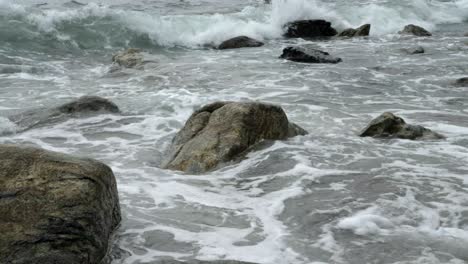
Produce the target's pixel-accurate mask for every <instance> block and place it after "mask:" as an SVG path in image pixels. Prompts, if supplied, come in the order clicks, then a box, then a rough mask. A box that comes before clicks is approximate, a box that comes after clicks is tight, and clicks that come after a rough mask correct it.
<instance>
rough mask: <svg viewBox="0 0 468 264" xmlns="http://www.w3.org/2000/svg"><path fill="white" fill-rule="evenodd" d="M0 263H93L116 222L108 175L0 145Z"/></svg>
mask: <svg viewBox="0 0 468 264" xmlns="http://www.w3.org/2000/svg"><path fill="white" fill-rule="evenodd" d="M0 215H1V217H0V219H1V220H0V234H1V235H0V259H1V260H2V261H1V262H2V263H16V264H36V263H67V264H98V263H101V260H102V259H103V258H104V257H105V256H106V253H107V249H108V245H109V239H110V237H111V233H112V232H113V230H114V229H115V228H116V227H117V226H118V224H119V222H120V207H119V200H118V195H117V188H116V182H115V178H114V175H113V173H112V170H111V169H110V168H109V167H108V166H106V165H104V164H102V163H100V162H98V161H95V160H91V159H84V158H77V157H73V156H69V155H65V154H60V153H55V152H50V151H45V150H42V149H37V148H31V147H18V146H13V145H0Z"/></svg>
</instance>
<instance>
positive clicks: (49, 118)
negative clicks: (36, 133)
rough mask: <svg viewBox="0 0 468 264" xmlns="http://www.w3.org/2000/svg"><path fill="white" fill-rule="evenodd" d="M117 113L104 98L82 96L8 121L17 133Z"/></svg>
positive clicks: (115, 107) (112, 105) (25, 113)
mask: <svg viewBox="0 0 468 264" xmlns="http://www.w3.org/2000/svg"><path fill="white" fill-rule="evenodd" d="M119 112H120V110H119V108H118V107H117V105H115V104H114V103H112V102H111V101H109V100H107V99H105V98H102V97H98V96H83V97H80V98H79V99H78V100H75V101H72V102H69V103H66V104H63V105H61V106H58V107H54V108H51V109H35V110H30V111H26V112H23V113H20V114H17V115H13V116H10V117H9V119H10V120H11V121H12V122H13V123H15V124H16V125H17V126H18V131H25V130H28V129H31V128H34V127H39V126H41V125H46V124H52V123H57V122H62V121H65V120H67V119H68V118H77V117H82V116H89V115H93V114H101V113H119Z"/></svg>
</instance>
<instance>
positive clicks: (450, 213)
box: [0, 0, 468, 264]
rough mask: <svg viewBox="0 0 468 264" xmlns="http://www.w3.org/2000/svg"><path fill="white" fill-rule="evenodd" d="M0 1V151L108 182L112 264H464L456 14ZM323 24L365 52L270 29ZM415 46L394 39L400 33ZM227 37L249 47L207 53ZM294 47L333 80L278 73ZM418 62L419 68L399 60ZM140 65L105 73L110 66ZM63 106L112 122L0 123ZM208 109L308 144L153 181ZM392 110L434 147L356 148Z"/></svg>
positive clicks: (467, 225)
mask: <svg viewBox="0 0 468 264" xmlns="http://www.w3.org/2000/svg"><path fill="white" fill-rule="evenodd" d="M272 2H273V3H272V4H271V5H268V4H264V3H263V1H254V0H237V1H230V0H180V1H175V0H161V1H155V0H138V1H132V0H118V1H115V0H112V1H111V0H104V1H96V2H93V1H81V2H74V1H71V2H66V1H61V0H53V1H47V0H44V2H38V1H33V0H15V1H13V0H0V115H1V117H0V135H2V136H1V137H0V142H2V143H27V144H34V145H38V146H41V147H43V148H46V149H49V150H54V151H60V152H65V153H71V154H77V155H83V156H88V157H92V158H96V159H98V160H101V161H103V162H105V163H107V164H108V165H110V166H111V167H112V169H113V170H114V173H115V175H116V177H117V181H118V186H119V187H118V189H119V194H120V201H121V206H122V213H123V217H124V219H123V222H122V225H121V227H120V229H119V230H118V233H117V234H116V242H115V246H114V249H113V256H114V261H113V263H114V264H118V263H124V264H133V263H135V264H136V263H157V261H158V260H161V259H171V258H173V259H178V260H191V259H200V260H221V259H231V260H241V261H251V262H256V263H265V264H270V263H271V264H273V263H275V264H276V263H281V264H283V263H284V264H287V263H291V264H306V263H307V264H308V263H353V264H354V263H355V264H362V263H379V264H380V263H452V264H455V263H467V262H468V250H467V249H468V95H467V88H463V87H455V86H453V85H452V82H453V81H454V80H455V79H457V78H460V77H464V76H466V75H468V38H467V37H464V34H465V33H467V32H468V22H467V20H468V1H467V0H452V1H449V0H444V1H442V0H414V1H404V0H352V1H351V0H350V1H338V0H273V1H272ZM308 18H309V19H313V18H325V19H327V20H329V21H331V22H333V25H334V26H335V27H336V28H337V29H344V28H346V27H356V26H359V25H361V24H364V23H371V24H372V29H371V36H370V37H369V38H358V39H334V40H329V41H306V40H300V39H293V40H285V39H283V38H282V37H281V35H282V33H283V32H282V25H283V24H284V23H286V22H288V21H292V20H295V19H308ZM410 23H413V24H417V25H420V26H423V27H425V28H427V29H428V30H430V31H432V33H433V37H430V38H413V37H405V36H400V35H398V34H396V33H397V31H399V30H401V29H402V28H403V26H404V25H406V24H410ZM238 35H247V36H250V37H254V38H257V39H260V40H263V41H265V43H266V45H265V46H263V47H260V48H252V49H239V50H227V51H220V50H213V49H206V48H204V46H205V45H210V44H215V45H216V44H219V43H220V42H221V41H223V40H225V39H227V38H230V37H235V36H238ZM294 44H309V45H314V46H316V47H317V48H320V49H322V50H325V51H328V52H330V53H331V54H332V55H334V56H338V57H341V58H342V59H343V62H342V63H339V64H336V65H328V64H327V65H323V64H316V65H309V64H300V63H293V62H287V61H283V60H281V59H278V56H279V55H280V53H281V50H282V48H284V47H286V46H288V45H294ZM414 46H422V47H424V48H425V49H426V53H425V54H418V55H408V54H406V53H405V52H404V51H403V50H402V49H404V48H411V47H414ZM127 47H137V48H142V49H144V50H145V51H146V52H147V53H149V54H150V55H149V56H151V59H152V60H154V61H156V63H153V64H151V66H149V67H146V68H145V69H143V70H134V69H125V70H122V71H118V72H112V73H111V72H110V71H109V68H110V65H111V63H110V60H111V57H112V54H114V53H115V52H117V51H119V50H122V49H125V48H127ZM81 95H99V96H102V97H106V98H109V99H111V100H112V101H114V102H115V103H116V104H118V105H119V107H120V108H121V109H122V110H123V112H124V114H123V115H121V116H116V115H100V116H95V117H89V118H84V119H70V120H68V121H66V122H64V123H60V124H51V125H49V126H44V127H41V128H36V129H32V130H29V131H26V132H23V133H15V130H16V128H15V126H14V125H13V124H12V123H11V122H9V121H8V119H7V118H6V116H8V115H10V114H13V113H17V112H21V111H24V110H29V109H33V108H38V107H50V106H54V105H58V104H61V103H64V102H67V101H69V100H72V99H75V98H77V97H79V96H81ZM216 100H258V101H264V102H270V103H275V104H279V105H281V106H282V107H283V108H284V109H285V111H286V113H287V114H288V116H289V119H290V120H291V121H293V122H295V123H297V124H299V125H300V126H302V127H304V128H305V129H306V130H308V131H309V132H310V134H309V135H307V136H300V137H296V138H292V139H289V140H287V141H278V142H275V143H274V144H272V145H271V146H268V147H265V148H262V149H259V150H257V151H254V152H252V153H250V154H249V155H248V159H245V160H243V161H242V162H240V163H236V164H230V165H229V166H227V167H225V168H223V169H220V170H218V171H214V172H210V173H206V174H204V175H197V176H194V175H184V174H182V173H178V172H174V171H168V170H163V169H160V168H158V166H159V165H160V162H161V161H162V160H163V159H164V150H165V148H166V147H167V146H168V145H169V143H170V141H171V139H172V137H173V136H174V134H175V133H176V132H177V131H178V129H180V128H181V127H182V125H183V124H184V122H185V120H186V119H187V118H188V117H189V115H190V114H191V113H192V111H193V110H194V109H195V108H197V107H199V106H201V105H203V104H206V103H210V102H213V101H216ZM385 111H392V112H394V113H396V114H398V115H400V116H402V117H403V118H405V119H406V120H407V121H408V122H410V123H414V124H420V125H424V126H426V127H428V128H431V129H433V130H434V131H437V132H439V133H442V134H444V135H446V136H447V139H445V140H440V141H408V140H397V139H391V140H379V139H373V138H360V137H358V136H357V134H358V132H359V130H360V129H361V128H363V127H364V126H365V125H366V124H367V123H368V122H369V121H370V119H371V118H373V117H375V116H377V115H379V114H381V113H383V112H385Z"/></svg>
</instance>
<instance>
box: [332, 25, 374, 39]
mask: <svg viewBox="0 0 468 264" xmlns="http://www.w3.org/2000/svg"><path fill="white" fill-rule="evenodd" d="M370 29H371V25H370V24H365V25H362V26H360V27H358V28H356V29H354V28H348V29H345V30H343V31H342V32H341V33H340V34H338V37H349V38H352V37H364V36H369V33H370Z"/></svg>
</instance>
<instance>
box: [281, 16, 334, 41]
mask: <svg viewBox="0 0 468 264" xmlns="http://www.w3.org/2000/svg"><path fill="white" fill-rule="evenodd" d="M284 28H286V33H285V34H284V36H285V37H287V38H321V37H332V36H335V35H336V34H338V32H337V31H336V29H334V28H333V27H332V26H331V23H330V22H328V21H325V20H298V21H294V22H290V23H287V24H286V25H284Z"/></svg>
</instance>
